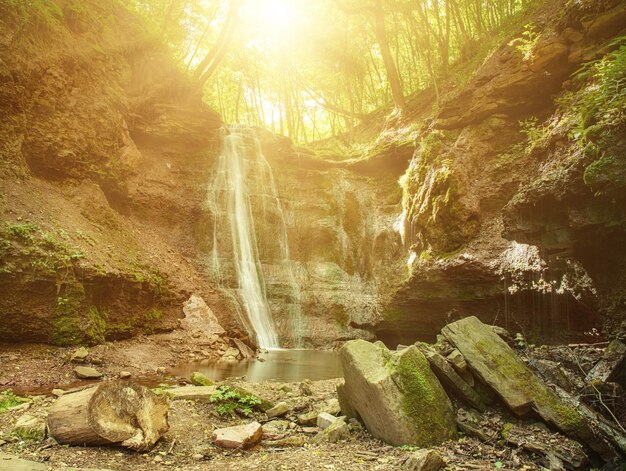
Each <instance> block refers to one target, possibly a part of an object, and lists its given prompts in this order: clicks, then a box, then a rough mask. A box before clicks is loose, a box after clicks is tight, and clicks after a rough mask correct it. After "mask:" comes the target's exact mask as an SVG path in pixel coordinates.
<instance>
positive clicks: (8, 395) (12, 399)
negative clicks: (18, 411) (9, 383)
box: [0, 389, 28, 413]
mask: <svg viewBox="0 0 626 471" xmlns="http://www.w3.org/2000/svg"><path fill="white" fill-rule="evenodd" d="M24 402H28V399H26V398H25V397H20V396H16V395H15V394H14V393H13V391H11V390H10V389H8V390H6V391H3V392H0V413H2V412H5V411H7V410H9V409H12V408H13V407H17V406H19V405H20V404H23V403H24Z"/></svg>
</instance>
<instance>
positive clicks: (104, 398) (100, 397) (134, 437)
mask: <svg viewBox="0 0 626 471" xmlns="http://www.w3.org/2000/svg"><path fill="white" fill-rule="evenodd" d="M168 410H169V404H168V400H167V397H166V396H164V395H157V394H155V393H153V392H152V391H150V390H149V389H147V388H145V387H143V386H140V385H136V384H129V383H128V382H118V381H111V382H104V383H101V384H100V385H99V386H96V387H93V388H89V389H83V390H81V391H77V392H75V393H71V394H65V395H63V396H61V397H60V398H59V399H58V400H57V402H56V403H55V404H54V405H53V406H52V407H51V408H50V411H49V414H48V429H49V431H50V435H52V437H54V439H55V440H56V441H57V442H59V443H61V444H68V445H87V446H97V445H119V446H123V447H126V448H131V449H133V450H137V451H143V450H146V449H149V448H151V447H152V446H154V444H155V443H156V442H157V441H158V440H159V439H160V438H161V436H162V435H163V434H164V433H165V432H167V430H168V429H169V424H168V421H167V415H168Z"/></svg>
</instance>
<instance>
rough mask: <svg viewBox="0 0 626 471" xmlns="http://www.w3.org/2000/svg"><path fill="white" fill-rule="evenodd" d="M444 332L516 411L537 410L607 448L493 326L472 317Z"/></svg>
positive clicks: (565, 429)
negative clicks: (598, 441)
mask: <svg viewBox="0 0 626 471" xmlns="http://www.w3.org/2000/svg"><path fill="white" fill-rule="evenodd" d="M442 333H443V334H444V336H445V337H446V339H447V340H448V341H450V342H451V343H452V344H453V345H454V346H455V347H456V348H457V349H458V350H459V351H460V352H461V353H462V354H463V356H464V357H465V360H466V361H467V363H468V365H469V366H470V368H471V369H472V371H473V372H474V373H476V375H477V376H478V377H479V378H480V379H481V380H482V381H484V382H485V383H486V384H488V385H489V386H490V387H491V388H492V389H493V390H494V391H496V393H497V394H498V396H500V398H501V399H502V400H503V401H504V402H505V403H506V404H507V405H508V406H509V408H510V409H511V410H512V411H513V412H514V413H515V414H517V415H520V416H522V415H525V414H526V413H528V412H530V411H531V410H534V411H535V412H536V413H537V414H538V415H539V416H540V417H541V418H542V419H543V420H544V421H545V422H547V423H548V424H550V425H553V426H554V427H556V428H557V429H559V430H560V431H562V432H563V433H564V434H566V435H568V436H570V437H572V438H574V439H578V440H582V441H583V442H586V443H587V444H588V445H589V446H591V447H592V448H594V449H595V450H596V451H598V452H599V453H601V452H602V451H604V449H603V448H602V444H599V443H597V442H596V441H595V440H594V439H593V432H592V431H591V428H590V427H589V425H588V424H587V422H586V421H585V419H584V418H583V417H582V415H581V414H580V413H579V412H578V410H577V409H576V407H575V406H574V405H572V404H569V403H568V402H566V401H564V400H562V399H561V398H559V396H557V395H556V394H555V393H554V392H553V391H552V390H551V389H550V388H549V387H548V386H547V385H546V384H545V383H544V382H543V381H541V380H540V379H539V377H538V376H537V375H536V374H534V373H533V372H532V371H531V370H530V369H529V368H528V367H527V366H526V365H525V364H524V362H522V360H521V359H520V358H519V357H518V356H517V354H516V353H515V352H514V351H513V349H512V348H511V347H509V345H507V343H506V342H505V341H504V340H502V339H501V338H500V337H499V336H498V335H497V334H496V333H495V332H494V331H493V330H492V329H491V328H489V326H487V325H485V324H483V323H482V322H481V321H480V320H479V319H478V318H476V317H474V316H471V317H466V318H464V319H461V320H459V321H456V322H453V323H451V324H448V325H447V326H445V327H444V328H443V330H442Z"/></svg>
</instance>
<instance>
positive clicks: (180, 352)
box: [0, 333, 625, 471]
mask: <svg viewBox="0 0 626 471" xmlns="http://www.w3.org/2000/svg"><path fill="white" fill-rule="evenodd" d="M178 335H181V334H177V333H173V334H160V335H154V336H149V337H138V338H135V339H132V340H128V341H122V342H115V343H107V344H104V345H101V346H98V347H94V348H91V349H90V350H89V356H88V361H87V363H85V364H86V365H88V366H93V367H95V368H98V369H99V370H100V371H101V372H103V373H105V375H106V376H105V378H104V379H105V380H106V379H115V378H116V377H118V376H119V373H120V372H121V371H128V372H130V373H131V375H132V376H131V379H130V381H137V382H142V383H143V384H146V385H149V386H154V385H156V384H161V383H168V384H176V383H183V384H184V383H185V382H186V381H187V380H188V379H187V378H173V377H169V376H168V375H167V372H165V373H164V372H163V370H162V369H167V368H168V367H172V366H174V365H176V364H177V363H180V362H182V361H189V360H195V359H200V358H215V357H216V356H217V355H219V352H220V351H221V350H223V349H224V348H225V340H224V341H222V340H220V343H219V344H216V345H218V346H219V348H217V346H216V348H215V349H209V350H206V347H203V346H201V345H196V346H193V345H191V346H190V345H189V344H188V343H187V342H188V340H189V339H187V338H183V337H179V338H178V337H177V336H178ZM75 350H76V349H75V348H60V347H51V346H45V345H0V390H6V389H12V390H13V391H15V392H16V393H18V394H20V395H28V396H29V399H30V401H29V402H27V403H25V404H23V405H21V406H18V407H16V408H12V409H9V410H7V411H5V412H2V411H0V454H2V453H5V454H10V455H14V456H19V457H20V458H22V459H26V460H32V461H34V462H39V463H43V464H45V465H47V466H49V469H53V470H57V469H58V470H67V469H72V468H74V469H75V468H80V469H86V468H87V469H98V470H113V471H124V470H146V471H147V470H181V471H182V470H184V471H187V470H189V471H196V470H197V471H200V470H294V471H295V470H298V471H300V470H326V469H330V470H395V469H403V463H404V461H405V460H406V459H407V457H408V456H409V455H410V453H411V452H413V451H415V450H414V449H413V448H411V447H393V446H389V445H386V444H385V443H383V442H381V441H379V440H377V439H375V438H373V437H372V436H371V435H370V434H369V433H368V432H367V431H366V430H364V429H363V428H362V427H361V426H359V425H356V424H353V425H351V433H350V438H349V439H348V440H345V441H341V442H339V443H325V444H313V443H312V441H311V439H312V438H313V437H314V436H315V435H316V434H317V432H319V429H316V428H303V427H301V426H300V425H297V415H299V414H303V413H306V412H309V411H314V410H315V411H321V410H324V409H325V408H327V407H330V406H331V405H332V404H336V399H337V395H336V386H337V384H339V383H340V382H341V381H343V380H341V379H334V380H324V381H305V382H293V383H285V382H262V383H253V384H252V383H246V382H244V381H242V380H236V381H235V382H236V383H237V385H238V386H242V387H245V388H246V389H248V390H250V391H251V392H252V393H254V394H256V395H258V396H260V397H262V398H264V399H267V400H270V401H273V402H279V401H285V402H287V403H288V404H289V406H290V409H291V412H289V413H288V414H287V415H286V417H282V418H281V419H285V420H288V421H289V422H290V427H291V428H290V429H289V430H288V431H286V432H285V433H284V434H283V435H281V436H278V437H273V438H274V439H276V438H290V437H296V438H298V437H300V438H298V439H301V440H300V441H301V443H300V445H299V446H286V445H280V446H277V445H273V444H271V443H269V441H268V439H269V438H272V437H264V439H263V440H262V442H261V443H260V445H258V446H256V447H254V448H252V449H249V450H225V449H222V448H219V447H217V446H215V445H214V444H213V442H212V440H211V433H212V431H213V430H214V429H216V428H221V427H225V426H229V425H239V424H242V423H248V422H251V421H253V420H256V421H258V422H260V423H262V424H265V423H267V422H271V420H270V419H268V418H267V416H266V415H265V414H264V413H262V412H255V413H254V414H253V416H251V417H241V416H236V417H229V416H227V417H222V416H220V415H219V414H218V413H217V411H216V409H215V407H214V405H213V404H211V403H208V402H198V401H185V400H175V401H171V407H170V412H169V423H170V429H169V431H168V432H167V433H166V434H165V435H164V437H163V438H162V439H161V440H160V441H159V442H158V443H157V445H156V446H155V447H154V449H152V450H150V451H149V452H146V453H138V452H133V451H128V450H126V449H122V448H115V447H68V446H60V445H58V444H56V443H55V442H54V441H53V440H52V439H50V438H46V439H43V440H34V441H33V440H23V439H20V438H17V437H15V436H13V435H12V434H11V431H12V429H13V426H14V425H15V423H16V421H17V420H18V418H19V417H21V416H22V415H23V414H25V413H27V414H30V415H34V416H36V417H40V418H45V416H46V414H47V412H46V411H47V409H48V408H49V407H50V406H51V405H52V404H53V403H54V401H55V400H56V398H55V397H54V396H53V395H52V394H51V393H50V391H51V390H52V389H53V388H62V389H66V390H67V389H70V388H74V387H84V386H87V385H90V384H95V383H94V382H91V383H90V382H89V381H85V380H77V379H76V378H75V377H74V374H73V371H72V370H73V368H74V367H75V366H76V363H73V362H71V361H70V360H69V358H70V357H71V354H72V353H73V352H74V351H75ZM571 351H572V350H571V349H567V348H561V349H559V348H558V347H550V348H544V347H540V348H536V349H533V350H532V357H533V359H553V360H558V361H560V362H562V363H563V364H565V365H566V366H568V365H569V366H571V368H572V371H574V368H577V367H578V364H579V363H582V365H581V366H583V368H585V367H588V365H590V364H593V362H594V361H595V360H596V359H597V358H599V355H600V354H601V352H602V347H586V348H579V349H577V350H576V351H577V352H578V353H577V356H576V357H572V358H570V359H569V360H568V358H567V355H568V354H569V355H570V356H571ZM568 352H569V353H568ZM157 369H159V372H157ZM581 374H582V373H581ZM96 382H97V381H96ZM335 407H336V405H335ZM624 409H625V408H618V410H621V411H622V412H623V410H624ZM488 414H489V421H490V423H493V424H494V425H493V428H494V437H495V438H494V439H493V440H490V441H487V442H481V441H480V440H478V439H476V438H473V437H470V436H464V435H463V434H462V433H460V434H459V439H458V440H456V441H449V442H446V443H443V444H442V445H440V446H438V447H435V448H434V449H436V450H437V451H438V452H439V453H440V455H441V456H442V457H443V458H444V460H445V461H446V463H447V468H446V469H447V470H473V469H479V470H490V469H491V470H495V469H511V470H513V469H515V470H542V469H546V468H547V469H549V467H548V463H547V462H546V461H545V459H544V458H542V457H541V456H539V455H537V454H534V453H530V452H528V451H525V450H523V449H522V448H521V447H519V448H517V447H513V446H510V445H507V444H505V443H504V440H502V439H501V438H500V427H501V426H502V425H503V424H504V423H507V422H508V423H514V424H515V425H520V426H523V427H526V428H527V429H529V430H530V429H531V428H532V427H533V426H535V425H537V424H535V425H533V421H532V420H525V421H522V420H519V419H516V418H515V417H512V416H511V415H510V414H509V413H508V412H507V411H506V410H504V409H502V408H500V407H498V406H496V407H495V408H493V409H492V410H490V411H489V413H488ZM619 418H620V420H621V419H623V418H624V416H623V415H621V416H619ZM540 425H541V427H542V432H541V433H542V434H544V435H543V436H544V437H545V440H546V441H547V442H554V443H558V442H560V441H562V440H563V437H562V436H561V435H559V434H558V433H555V432H551V431H549V430H548V429H547V428H546V427H545V426H543V425H542V424H540ZM3 466H4V467H3ZM6 466H9V467H8V468H7V467H6ZM10 466H11V465H7V464H6V462H4V463H3V461H2V460H0V470H4V469H12V468H11V467H10ZM602 469H603V471H612V468H607V467H605V468H602ZM613 469H619V468H613Z"/></svg>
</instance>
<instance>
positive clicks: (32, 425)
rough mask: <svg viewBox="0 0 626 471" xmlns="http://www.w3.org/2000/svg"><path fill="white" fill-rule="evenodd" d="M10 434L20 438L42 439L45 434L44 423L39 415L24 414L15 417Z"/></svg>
mask: <svg viewBox="0 0 626 471" xmlns="http://www.w3.org/2000/svg"><path fill="white" fill-rule="evenodd" d="M11 434H12V435H14V436H15V437H18V438H21V439H22V440H43V439H44V438H45V436H46V423H45V422H44V420H43V419H40V418H39V417H35V416H32V415H30V414H24V415H23V416H21V417H20V418H19V419H17V422H16V423H15V426H14V427H13V430H12V431H11Z"/></svg>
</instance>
